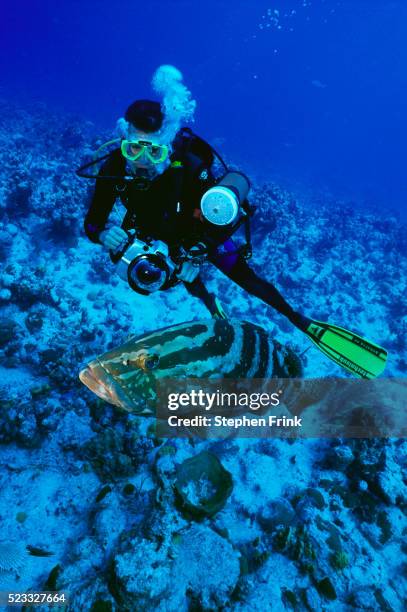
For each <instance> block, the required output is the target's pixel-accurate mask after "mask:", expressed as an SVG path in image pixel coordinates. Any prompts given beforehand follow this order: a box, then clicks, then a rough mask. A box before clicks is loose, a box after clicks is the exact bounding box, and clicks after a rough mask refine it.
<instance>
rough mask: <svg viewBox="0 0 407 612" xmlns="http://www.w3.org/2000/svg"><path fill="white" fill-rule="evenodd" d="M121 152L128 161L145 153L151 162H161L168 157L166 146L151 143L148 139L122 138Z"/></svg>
mask: <svg viewBox="0 0 407 612" xmlns="http://www.w3.org/2000/svg"><path fill="white" fill-rule="evenodd" d="M121 152H122V155H123V157H125V158H126V159H128V160H129V161H132V162H134V161H136V160H138V159H140V158H141V157H142V155H143V154H145V155H146V157H147V159H148V160H149V161H150V162H151V163H152V164H161V163H162V162H163V161H165V160H166V159H167V157H168V152H169V151H168V147H166V146H165V145H158V144H153V143H152V142H150V141H149V140H122V144H121Z"/></svg>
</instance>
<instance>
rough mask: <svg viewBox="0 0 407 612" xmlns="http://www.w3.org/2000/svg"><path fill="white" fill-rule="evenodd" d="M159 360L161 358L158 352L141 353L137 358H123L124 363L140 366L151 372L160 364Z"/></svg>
mask: <svg viewBox="0 0 407 612" xmlns="http://www.w3.org/2000/svg"><path fill="white" fill-rule="evenodd" d="M159 361H160V358H159V356H158V355H157V354H156V353H141V354H140V355H137V357H136V358H135V359H131V358H130V359H128V358H127V359H126V358H125V359H123V365H125V366H128V367H136V368H140V369H141V370H144V371H145V372H149V371H150V370H153V369H154V368H156V367H157V366H158V363H159Z"/></svg>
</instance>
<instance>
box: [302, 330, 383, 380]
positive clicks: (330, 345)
mask: <svg viewBox="0 0 407 612" xmlns="http://www.w3.org/2000/svg"><path fill="white" fill-rule="evenodd" d="M305 333H306V334H307V336H308V337H309V338H310V339H311V340H312V342H314V344H316V346H317V347H318V348H319V350H320V351H322V352H323V353H325V355H327V357H329V358H330V359H332V361H335V362H336V363H337V364H338V365H340V366H342V367H343V368H345V370H348V372H352V374H355V375H356V376H358V377H359V378H376V376H379V375H380V374H381V373H382V372H383V370H384V368H385V366H386V359H387V351H385V349H384V348H382V347H381V346H378V345H377V344H373V342H370V341H369V340H366V339H365V338H361V336H358V335H357V334H355V333H354V332H351V331H348V330H347V329H343V328H342V327H338V326H337V325H332V324H331V323H323V322H321V321H314V320H313V319H311V323H310V325H309V326H308V327H307V330H306V332H305Z"/></svg>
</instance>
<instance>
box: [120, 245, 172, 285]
mask: <svg viewBox="0 0 407 612" xmlns="http://www.w3.org/2000/svg"><path fill="white" fill-rule="evenodd" d="M128 244H129V243H128ZM177 269H178V266H177V264H176V263H175V262H174V261H173V260H172V259H171V257H170V255H169V249H168V246H167V245H166V244H165V243H164V242H162V241H161V240H152V241H149V242H145V241H143V240H139V239H138V238H134V240H133V239H132V242H131V243H130V246H128V247H127V246H126V248H125V250H124V252H122V254H121V257H120V259H119V261H118V263H117V273H118V274H119V276H120V278H122V279H123V280H125V281H127V282H128V283H129V285H130V287H131V288H132V289H133V290H134V291H136V292H137V293H141V294H142V295H150V293H154V292H155V291H160V290H162V289H166V288H167V287H168V286H170V284H172V282H171V281H173V279H174V277H175V273H176V271H177Z"/></svg>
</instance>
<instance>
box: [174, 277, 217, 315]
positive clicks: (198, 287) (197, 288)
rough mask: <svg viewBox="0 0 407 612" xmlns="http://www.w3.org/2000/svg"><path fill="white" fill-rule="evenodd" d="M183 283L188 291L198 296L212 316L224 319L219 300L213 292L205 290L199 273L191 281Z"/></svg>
mask: <svg viewBox="0 0 407 612" xmlns="http://www.w3.org/2000/svg"><path fill="white" fill-rule="evenodd" d="M184 285H185V288H186V290H187V291H188V293H190V294H191V295H193V296H194V297H197V298H199V299H200V300H201V301H202V302H203V303H204V304H205V306H206V308H207V309H208V310H209V312H210V313H211V315H212V316H213V317H216V318H219V319H226V315H225V313H224V311H223V309H222V306H221V304H220V302H219V300H218V299H217V297H216V296H215V294H214V293H210V292H209V291H208V290H207V288H206V287H205V284H204V282H203V281H202V279H201V277H200V276H199V275H198V276H197V277H196V278H195V279H194V280H193V281H192V283H184Z"/></svg>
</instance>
